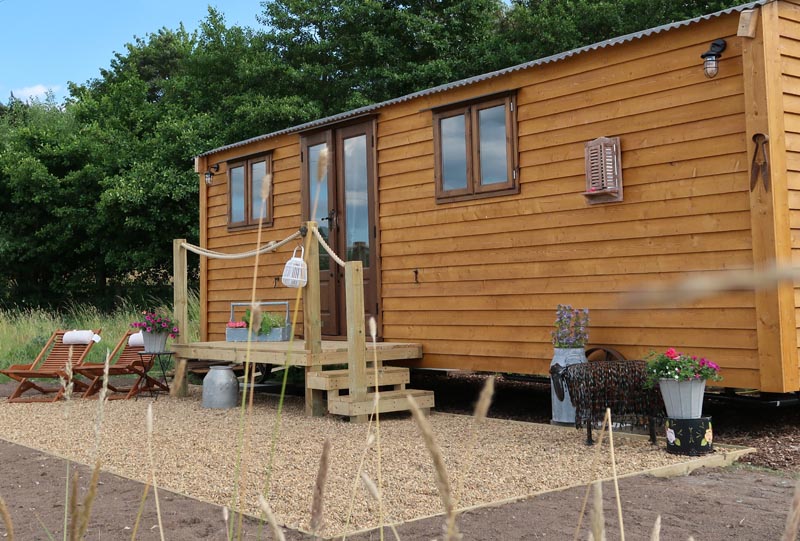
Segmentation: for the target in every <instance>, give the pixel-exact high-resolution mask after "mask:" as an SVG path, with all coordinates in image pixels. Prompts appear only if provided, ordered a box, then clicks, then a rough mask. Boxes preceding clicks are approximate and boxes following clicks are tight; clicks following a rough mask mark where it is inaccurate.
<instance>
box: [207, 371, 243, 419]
mask: <svg viewBox="0 0 800 541" xmlns="http://www.w3.org/2000/svg"><path fill="white" fill-rule="evenodd" d="M238 402H239V380H238V379H236V374H234V373H233V369H232V368H231V367H230V366H211V367H209V369H208V374H206V377H204V378H203V407H204V408H216V409H228V408H235V407H236V406H237V405H238Z"/></svg>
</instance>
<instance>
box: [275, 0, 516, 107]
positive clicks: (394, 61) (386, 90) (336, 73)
mask: <svg viewBox="0 0 800 541" xmlns="http://www.w3.org/2000/svg"><path fill="white" fill-rule="evenodd" d="M262 6H263V8H264V11H263V14H262V16H261V17H260V18H259V20H260V22H262V23H263V24H264V25H266V26H267V30H266V31H265V32H264V35H263V39H264V42H265V43H266V44H267V46H268V47H270V50H271V51H273V53H274V54H275V56H276V57H277V58H279V59H280V61H281V62H282V63H283V65H284V66H285V76H286V78H287V80H288V81H290V82H291V85H292V88H293V89H294V92H296V93H298V94H300V95H302V96H304V97H305V98H306V99H307V100H309V101H310V102H311V103H313V104H314V106H315V108H316V109H318V110H319V112H320V115H322V116H324V115H331V114H335V113H338V112H341V111H344V110H348V109H353V108H356V107H359V106H363V105H367V104H370V103H374V102H379V101H383V100H386V99H390V98H393V97H397V96H400V95H403V94H407V93H409V92H413V91H415V90H420V89H423V88H428V87H431V86H435V85H438V84H442V83H445V82H448V81H452V80H455V79H459V78H463V77H467V76H470V75H475V74H477V73H482V72H484V71H487V70H489V69H495V68H497V67H500V65H501V64H502V61H503V59H502V58H498V57H496V56H495V55H494V48H493V47H492V46H491V44H492V43H493V42H494V39H495V37H496V33H497V29H498V28H499V23H500V20H501V15H502V13H503V4H502V2H500V0H413V1H408V2H402V1H398V0H367V1H363V0H270V1H266V2H263V3H262Z"/></svg>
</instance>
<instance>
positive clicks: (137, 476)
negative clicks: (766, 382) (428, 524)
mask: <svg viewBox="0 0 800 541" xmlns="http://www.w3.org/2000/svg"><path fill="white" fill-rule="evenodd" d="M149 404H152V406H153V413H154V433H153V449H154V451H153V452H154V455H155V463H156V468H155V475H156V479H157V483H158V486H159V487H163V488H167V489H170V490H173V491H175V492H178V493H181V494H185V495H188V496H190V497H192V498H197V499H199V500H203V501H208V502H212V503H216V504H220V505H225V506H230V505H231V504H232V492H233V487H234V485H235V484H236V483H237V480H236V474H235V472H236V469H237V467H236V465H237V463H238V462H239V459H240V453H239V451H238V449H239V448H240V446H239V445H238V443H237V442H239V441H240V433H241V430H240V427H241V425H242V421H241V420H240V413H239V410H238V409H236V410H209V409H203V408H202V407H201V404H200V390H199V388H193V389H192V390H191V394H190V396H189V397H187V398H183V399H177V398H172V397H169V396H164V395H161V396H158V397H157V399H153V398H150V397H143V398H139V399H138V400H127V401H125V400H119V401H113V402H109V403H108V404H107V405H106V407H105V412H104V419H103V422H102V427H101V434H100V445H99V452H98V453H97V455H95V441H96V436H95V424H96V422H95V419H96V416H97V406H98V403H97V402H96V401H90V400H79V399H78V400H73V401H71V402H69V403H64V402H61V403H57V404H9V403H7V402H5V401H4V400H2V401H0V434H2V437H3V438H4V439H7V440H9V441H12V442H15V443H19V444H22V445H25V446H29V447H32V448H35V449H40V450H43V451H47V452H49V453H52V454H55V455H58V456H61V457H64V458H68V459H70V460H73V461H76V462H79V463H83V464H93V463H94V461H95V456H99V458H100V460H101V463H102V468H103V469H104V470H106V471H109V472H112V473H116V474H118V475H121V476H124V477H127V478H131V479H134V480H139V481H145V480H146V478H147V476H148V475H149V473H150V469H149V467H148V465H147V464H148V460H147V434H146V429H145V418H146V411H147V407H148V405H149ZM276 410H277V397H276V396H274V395H259V394H257V395H256V399H255V407H254V411H253V413H252V415H251V416H250V417H249V420H248V421H247V429H246V431H247V432H248V434H249V437H248V440H247V446H246V447H247V452H246V453H245V456H244V459H243V461H242V462H243V463H244V464H245V465H246V466H247V467H246V468H244V469H243V472H244V473H243V474H242V475H241V476H240V481H239V482H240V483H241V479H244V484H245V485H246V487H247V491H246V492H247V493H246V495H245V497H244V504H243V509H244V511H245V512H247V513H249V514H254V515H257V514H258V509H257V506H256V496H257V494H258V493H259V492H262V491H264V490H266V489H268V490H269V498H268V499H269V502H270V505H271V506H272V508H273V510H274V512H275V513H276V514H277V515H278V516H279V517H280V520H282V522H283V523H284V524H285V525H286V526H288V527H290V528H295V529H301V530H306V531H307V530H308V529H309V515H310V509H311V500H312V494H313V487H314V482H315V476H316V473H317V469H318V462H319V457H320V454H321V451H322V446H323V441H324V439H325V438H329V439H330V441H331V460H330V472H329V474H328V478H327V485H326V487H325V523H324V529H323V531H322V532H321V533H322V534H324V535H334V534H336V533H339V532H343V531H352V530H359V529H363V528H368V527H374V526H376V525H377V524H378V520H379V518H378V507H377V504H376V503H375V502H374V501H372V500H371V499H370V498H369V496H368V495H367V492H366V490H365V489H364V488H363V487H362V485H361V483H357V484H356V488H355V491H354V479H356V478H357V471H358V467H359V463H360V461H361V460H362V456H364V454H365V451H364V449H365V444H366V440H367V425H359V424H351V423H349V422H347V421H346V420H343V419H342V418H339V417H334V416H327V417H323V418H307V417H305V416H304V414H303V405H302V399H300V398H297V397H287V399H286V402H285V405H284V410H283V416H282V419H281V421H280V426H279V431H280V434H279V438H278V440H277V445H276V447H275V455H274V459H273V466H272V473H271V474H270V461H271V459H270V450H271V448H272V443H271V442H272V440H273V434H274V433H275V431H276ZM429 419H430V422H431V424H432V426H433V430H434V432H435V436H436V438H437V441H438V442H439V444H440V446H441V448H442V453H443V455H444V460H445V463H446V466H447V469H448V472H449V474H450V477H451V483H452V485H453V486H454V487H456V486H458V485H459V484H462V485H463V489H462V491H461V494H459V495H457V498H458V507H459V508H461V507H469V506H474V505H479V504H486V503H490V502H497V501H501V500H507V499H510V498H517V497H521V496H524V495H528V494H532V493H534V492H537V491H541V490H546V489H552V488H556V487H565V486H571V485H576V484H581V483H587V482H589V481H591V480H593V479H596V478H598V477H607V476H610V474H611V466H610V462H609V459H608V452H607V449H606V452H605V453H603V454H602V455H601V459H600V463H601V464H600V466H598V467H597V468H596V469H593V468H592V464H593V461H594V457H595V448H593V447H587V446H586V445H584V443H583V441H584V437H585V434H584V432H582V431H577V430H575V429H571V428H561V427H551V426H549V425H544V424H536V423H523V422H518V421H509V420H503V419H487V420H486V421H485V424H484V425H483V426H482V428H481V429H480V431H479V433H478V436H477V445H476V446H475V450H474V452H473V453H472V456H471V457H467V456H466V453H467V451H466V448H467V440H468V439H469V438H468V434H469V432H470V427H471V418H470V417H467V416H460V415H451V414H443V413H436V412H434V413H432V414H431V416H430V418H429ZM380 426H381V446H382V457H381V460H382V478H383V485H384V494H385V503H384V510H385V514H386V516H387V519H388V520H391V521H405V520H409V519H413V518H418V517H423V516H428V515H432V514H436V513H440V512H441V510H442V505H441V502H440V499H439V494H438V491H437V488H436V483H435V479H434V473H433V469H432V466H431V459H430V456H429V455H428V452H427V450H426V449H425V446H424V443H423V440H422V438H421V436H420V434H419V430H418V428H417V425H416V423H415V422H414V421H413V419H412V418H411V416H410V415H409V414H392V415H384V416H382V418H381V425H380ZM615 443H616V444H617V445H616V448H615V454H616V459H617V469H618V472H619V474H620V475H624V474H627V473H631V472H637V471H642V470H646V469H651V468H655V467H659V466H664V465H668V464H673V463H678V462H685V461H686V458H685V457H676V456H672V455H669V454H667V453H666V452H665V451H664V447H663V445H659V446H651V445H650V444H649V443H648V442H646V441H642V440H638V439H633V438H625V437H618V438H616V441H615ZM364 470H365V471H366V472H367V473H368V474H369V476H370V477H371V478H372V479H373V480H377V478H378V475H377V450H376V448H375V447H374V446H373V447H372V448H370V449H369V451H368V452H367V453H366V458H365V462H364ZM464 472H466V473H464ZM267 485H269V486H267ZM351 503H352V508H353V511H352V516H351V518H350V519H349V523H348V508H349V507H350V505H351Z"/></svg>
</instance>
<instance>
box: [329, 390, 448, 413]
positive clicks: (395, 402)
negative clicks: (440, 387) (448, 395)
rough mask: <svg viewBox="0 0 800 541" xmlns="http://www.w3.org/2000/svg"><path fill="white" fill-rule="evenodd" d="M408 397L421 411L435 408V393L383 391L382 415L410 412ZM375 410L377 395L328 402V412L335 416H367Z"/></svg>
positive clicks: (347, 397) (381, 398) (343, 397)
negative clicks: (412, 398)
mask: <svg viewBox="0 0 800 541" xmlns="http://www.w3.org/2000/svg"><path fill="white" fill-rule="evenodd" d="M408 395H411V396H413V397H414V399H415V400H416V401H417V405H418V406H419V407H420V408H421V409H429V408H432V407H434V406H435V400H434V394H433V391H424V390H419V389H403V390H399V391H383V392H381V394H380V400H379V402H378V404H379V408H378V411H379V412H380V413H389V412H392V411H409V410H410V409H411V406H409V404H408ZM374 410H375V393H367V394H366V395H365V397H364V398H362V399H360V400H354V399H353V397H352V396H337V397H331V398H330V399H329V400H328V411H330V412H331V413H333V414H334V415H349V416H351V417H353V416H366V415H369V414H370V413H372V412H373V411H374Z"/></svg>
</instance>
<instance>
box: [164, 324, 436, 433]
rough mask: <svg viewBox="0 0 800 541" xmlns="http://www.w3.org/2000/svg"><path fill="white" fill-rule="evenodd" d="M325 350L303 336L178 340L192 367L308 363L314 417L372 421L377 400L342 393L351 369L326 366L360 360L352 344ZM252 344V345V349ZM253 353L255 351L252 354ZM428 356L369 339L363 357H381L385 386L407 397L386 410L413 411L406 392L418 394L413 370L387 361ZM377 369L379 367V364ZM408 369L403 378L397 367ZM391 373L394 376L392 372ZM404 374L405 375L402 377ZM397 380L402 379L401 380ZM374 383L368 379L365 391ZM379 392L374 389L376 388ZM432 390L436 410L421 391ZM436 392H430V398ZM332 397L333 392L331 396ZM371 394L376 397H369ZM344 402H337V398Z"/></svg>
mask: <svg viewBox="0 0 800 541" xmlns="http://www.w3.org/2000/svg"><path fill="white" fill-rule="evenodd" d="M319 344H320V346H321V347H320V351H319V352H318V353H312V352H311V350H309V349H306V346H305V342H304V341H303V340H302V339H295V340H293V341H291V342H251V343H249V344H248V343H247V342H224V341H220V342H193V343H191V344H173V345H172V351H173V352H174V354H175V360H176V362H185V363H186V365H187V367H188V368H190V369H191V366H192V364H193V363H197V364H202V365H204V366H207V365H208V363H220V364H227V363H230V364H245V363H246V362H248V360H249V362H250V363H254V364H272V365H279V366H302V367H303V368H304V369H305V379H306V384H305V387H306V394H305V402H306V403H305V406H306V413H307V414H308V415H324V413H325V412H326V411H329V412H331V413H337V414H339V415H347V416H350V418H351V420H356V421H357V422H362V421H364V420H366V415H365V414H363V412H362V410H364V411H369V407H371V406H372V399H371V398H369V402H364V400H365V399H364V398H363V397H362V399H361V400H356V399H355V398H356V397H342V396H340V394H339V390H340V389H342V388H344V386H345V385H346V384H347V383H348V382H349V381H350V379H349V376H348V373H349V368H348V369H346V370H325V367H326V366H331V365H348V367H350V366H351V364H352V363H353V361H355V363H356V364H358V360H357V359H350V358H349V353H348V342H343V341H340V340H322V341H321V342H319ZM248 348H249V349H248ZM248 351H249V354H248ZM421 357H422V344H414V343H409V342H377V343H371V342H367V343H366V347H365V351H364V355H363V357H362V361H361V362H362V363H363V359H368V360H369V361H368V362H370V363H373V364H375V363H374V361H375V360H377V366H378V367H379V369H380V372H381V374H382V376H381V378H380V380H381V382H380V385H384V384H388V385H392V386H393V387H394V391H393V392H394V393H402V396H400V395H397V396H394V397H393V399H392V400H391V401H388V402H387V403H386V405H384V406H382V407H381V411H398V410H404V409H408V404H407V400H406V399H405V393H407V392H417V391H412V390H405V384H406V383H407V382H408V379H409V377H408V369H407V368H397V369H391V368H387V369H384V368H382V366H383V363H384V362H385V361H399V360H404V359H419V358H421ZM373 370H374V368H373ZM398 370H399V371H402V372H403V374H400V375H399V376H398V375H397V374H396V373H395V372H396V371H398ZM387 374H388V376H387ZM387 377H388V378H389V379H386V378H387ZM398 377H399V379H397V378H398ZM395 380H396V381H395ZM368 386H369V382H365V386H364V391H365V392H366V389H367V388H368ZM373 390H374V389H373ZM419 392H421V393H423V394H426V396H425V397H420V398H419V399H420V400H423V402H424V404H423V406H422V407H425V408H430V407H432V406H433V393H430V392H429V391H424V392H423V391H419ZM427 394H430V396H427ZM326 395H328V396H326ZM369 396H370V397H371V396H372V395H369ZM337 399H338V400H339V403H337V404H334V401H335V400H337Z"/></svg>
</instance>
